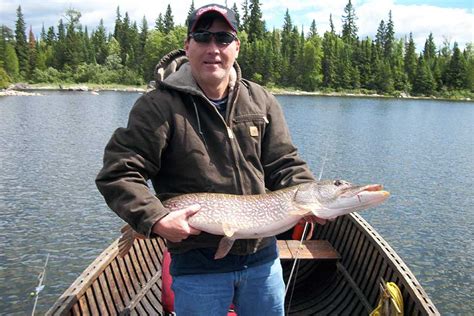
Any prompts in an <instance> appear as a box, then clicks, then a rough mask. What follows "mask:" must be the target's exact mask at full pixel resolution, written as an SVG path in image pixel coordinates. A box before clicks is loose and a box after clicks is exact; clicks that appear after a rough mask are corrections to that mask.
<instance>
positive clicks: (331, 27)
mask: <svg viewBox="0 0 474 316" xmlns="http://www.w3.org/2000/svg"><path fill="white" fill-rule="evenodd" d="M329 29H330V32H331V33H332V34H334V35H335V34H336V28H335V27H334V23H333V22H332V14H329Z"/></svg>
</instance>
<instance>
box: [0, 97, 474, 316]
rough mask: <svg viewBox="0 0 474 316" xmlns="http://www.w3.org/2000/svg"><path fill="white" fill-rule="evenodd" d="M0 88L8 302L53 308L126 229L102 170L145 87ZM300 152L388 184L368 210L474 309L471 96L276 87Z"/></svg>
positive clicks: (1, 307) (385, 232) (1, 306)
mask: <svg viewBox="0 0 474 316" xmlns="http://www.w3.org/2000/svg"><path fill="white" fill-rule="evenodd" d="M42 94H43V96H31V97H1V98H0V215H1V216H0V314H9V315H10V314H13V315H24V314H27V313H31V310H32V307H33V302H34V297H32V296H31V294H30V293H31V292H33V291H34V290H35V287H36V286H37V285H38V275H39V274H40V273H41V272H42V270H43V265H44V262H45V259H46V257H47V255H48V254H49V255H50V256H49V263H48V265H47V270H46V278H45V285H46V286H45V288H44V290H43V291H42V292H41V293H40V296H39V302H38V306H37V309H36V310H37V312H38V313H43V312H45V311H46V310H47V309H48V308H49V307H50V306H51V305H52V304H53V302H54V301H55V300H56V299H57V297H58V296H59V295H60V294H61V293H62V292H63V291H64V290H65V289H66V288H67V287H68V286H69V285H70V284H71V283H72V282H73V281H74V280H75V278H76V277H77V276H78V275H79V274H80V273H81V272H82V271H83V270H84V269H85V268H86V267H87V266H88V265H89V263H90V262H91V261H92V260H93V259H94V258H95V257H96V256H97V255H98V254H99V253H100V252H101V251H102V250H103V249H104V248H105V247H107V246H108V245H109V244H110V243H111V242H112V241H113V240H114V239H115V238H117V237H118V235H119V228H120V226H121V225H122V222H121V220H120V219H119V218H118V217H116V216H115V215H114V214H113V213H112V212H111V211H110V210H108V208H107V207H106V205H105V203H104V202H103V199H102V197H101V196H100V194H99V193H98V192H97V190H96V188H95V184H94V178H95V176H96V174H97V172H98V171H99V169H100V168H101V163H102V153H103V149H104V146H105V144H106V143H107V141H108V139H109V137H110V136H111V134H112V132H113V131H114V130H115V129H116V128H117V127H118V126H124V125H125V124H126V122H127V118H128V112H129V111H130V108H131V106H132V104H133V102H134V101H135V100H136V99H137V98H138V97H139V96H140V95H139V94H137V93H122V92H101V93H100V95H92V94H91V93H87V92H42ZM278 99H279V101H280V102H281V104H282V107H283V110H284V112H285V114H286V117H287V122H288V125H289V126H290V129H291V132H292V135H293V140H294V142H295V143H296V144H297V146H298V148H299V150H300V152H301V155H302V156H303V157H304V158H305V159H306V160H307V161H308V163H309V164H310V166H311V168H312V170H313V172H314V173H315V174H316V175H318V174H319V172H320V171H321V167H322V166H323V165H324V169H323V178H342V179H346V180H350V181H352V182H357V183H368V182H378V183H382V184H384V186H385V188H386V189H387V190H389V191H390V192H391V194H392V195H391V198H390V199H389V200H388V201H387V202H386V203H385V204H383V205H382V206H380V207H378V208H376V209H372V210H367V211H364V212H363V213H362V215H363V217H364V218H365V219H367V220H368V221H369V222H370V223H371V224H372V225H373V226H374V227H375V229H376V230H377V231H378V232H379V233H380V234H381V235H382V236H383V237H384V238H385V239H386V240H387V241H388V242H389V243H390V244H391V245H392V247H393V248H394V249H395V250H396V251H397V252H398V254H399V255H400V256H401V257H402V258H403V259H404V261H405V262H406V263H407V264H408V266H409V267H410V268H411V269H412V271H413V272H414V274H415V275H416V276H417V278H418V280H419V281H420V283H421V284H422V285H423V286H424V288H425V290H426V291H427V292H428V294H429V295H430V297H431V299H432V300H433V301H434V303H435V304H436V306H437V307H438V309H439V310H440V311H441V313H442V314H443V315H466V314H470V313H472V310H474V302H473V297H472V293H474V285H473V284H474V282H473V281H474V280H473V279H474V271H473V263H472V260H473V259H472V258H473V257H474V247H473V239H474V238H473V232H472V230H473V229H472V227H473V226H474V212H473V208H474V206H473V205H474V189H473V187H474V182H473V175H474V103H472V102H471V103H469V102H445V101H435V100H394V99H375V98H340V97H315V96H279V97H278Z"/></svg>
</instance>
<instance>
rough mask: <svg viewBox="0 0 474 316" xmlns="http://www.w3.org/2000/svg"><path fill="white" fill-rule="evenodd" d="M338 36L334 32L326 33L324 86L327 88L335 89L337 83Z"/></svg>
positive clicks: (323, 61)
mask: <svg viewBox="0 0 474 316" xmlns="http://www.w3.org/2000/svg"><path fill="white" fill-rule="evenodd" d="M337 40H338V38H337V36H336V34H334V33H333V32H326V33H324V37H323V60H322V63H321V65H322V67H321V68H322V69H321V70H322V73H323V86H324V87H326V88H334V87H335V82H336V65H337Z"/></svg>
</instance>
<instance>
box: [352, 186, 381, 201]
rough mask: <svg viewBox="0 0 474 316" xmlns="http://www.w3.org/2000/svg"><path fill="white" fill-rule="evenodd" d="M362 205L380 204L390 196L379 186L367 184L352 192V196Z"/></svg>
mask: <svg viewBox="0 0 474 316" xmlns="http://www.w3.org/2000/svg"><path fill="white" fill-rule="evenodd" d="M353 196H356V197H357V198H358V199H359V202H360V203H362V204H366V203H367V204H372V203H381V202H383V201H385V199H387V198H388V197H389V196H390V192H388V191H385V190H384V189H383V185H381V184H369V185H366V186H363V187H361V188H359V189H358V190H356V192H354V195H353Z"/></svg>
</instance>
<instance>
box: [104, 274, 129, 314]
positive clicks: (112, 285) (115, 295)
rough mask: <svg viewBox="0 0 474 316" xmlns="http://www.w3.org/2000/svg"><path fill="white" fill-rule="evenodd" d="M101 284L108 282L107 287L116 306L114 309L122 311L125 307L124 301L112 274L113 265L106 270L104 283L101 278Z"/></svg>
mask: <svg viewBox="0 0 474 316" xmlns="http://www.w3.org/2000/svg"><path fill="white" fill-rule="evenodd" d="M99 280H100V281H101V282H106V283H107V286H108V287H109V291H110V293H111V295H112V302H113V304H114V309H115V311H116V312H117V311H119V310H122V309H123V307H124V303H123V299H122V297H121V296H120V294H119V285H118V284H117V283H116V281H115V278H114V275H113V272H112V265H110V266H108V267H107V269H105V275H104V280H103V281H102V279H101V278H99Z"/></svg>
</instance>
